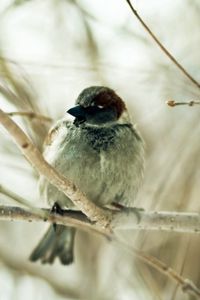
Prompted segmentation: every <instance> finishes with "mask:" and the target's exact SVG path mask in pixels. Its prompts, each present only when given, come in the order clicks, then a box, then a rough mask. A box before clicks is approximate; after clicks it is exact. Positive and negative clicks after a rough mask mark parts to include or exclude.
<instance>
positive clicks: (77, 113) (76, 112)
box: [67, 105, 85, 119]
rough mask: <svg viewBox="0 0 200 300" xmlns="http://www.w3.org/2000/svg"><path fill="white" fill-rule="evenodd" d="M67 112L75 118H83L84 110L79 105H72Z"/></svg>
mask: <svg viewBox="0 0 200 300" xmlns="http://www.w3.org/2000/svg"><path fill="white" fill-rule="evenodd" d="M67 113H68V114H70V115H72V116H73V117H75V118H78V119H84V118H85V110H84V108H83V107H82V106H80V105H77V106H74V107H72V108H70V109H69V110H68V111H67Z"/></svg>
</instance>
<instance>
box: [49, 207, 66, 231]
mask: <svg viewBox="0 0 200 300" xmlns="http://www.w3.org/2000/svg"><path fill="white" fill-rule="evenodd" d="M63 212H64V211H63V209H62V208H61V207H60V205H59V204H58V202H55V203H54V205H53V206H52V209H51V214H58V215H61V216H62V215H63ZM56 226H57V225H56V223H53V228H54V230H55V231H56Z"/></svg>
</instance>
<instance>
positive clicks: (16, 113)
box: [7, 111, 53, 122]
mask: <svg viewBox="0 0 200 300" xmlns="http://www.w3.org/2000/svg"><path fill="white" fill-rule="evenodd" d="M7 115H8V116H10V117H13V116H22V117H27V118H29V119H38V120H39V121H41V122H43V121H44V122H52V121H53V119H52V118H50V117H47V116H44V115H41V114H37V113H34V112H32V111H14V112H7Z"/></svg>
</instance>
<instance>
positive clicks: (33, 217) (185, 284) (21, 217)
mask: <svg viewBox="0 0 200 300" xmlns="http://www.w3.org/2000/svg"><path fill="white" fill-rule="evenodd" d="M40 210H42V211H44V212H45V215H46V216H47V217H46V218H45V219H44V218H43V217H42V216H41V215H37V214H35V213H32V212H30V211H26V210H24V209H22V208H19V207H9V206H0V220H4V221H13V220H17V221H29V222H31V221H43V222H50V223H57V224H61V225H67V226H74V227H76V228H79V229H82V230H93V231H96V232H98V233H100V234H102V235H103V236H106V237H107V238H109V239H112V240H113V241H114V242H116V243H117V244H118V245H120V247H123V248H124V249H125V251H128V252H129V253H131V254H134V255H135V256H137V258H139V259H140V260H142V261H143V262H144V263H146V264H148V265H149V266H151V267H153V268H154V269H156V270H158V271H159V272H161V273H162V274H164V275H166V276H167V277H169V278H170V279H172V280H174V281H176V282H177V283H178V284H179V285H181V287H182V290H183V292H186V293H188V294H192V295H195V296H198V298H199V296H200V290H199V289H198V288H197V287H196V286H195V284H194V283H193V282H192V281H190V280H188V279H186V278H183V277H182V276H180V275H179V274H178V273H177V272H176V271H175V270H173V269H172V268H170V267H168V266H167V265H166V264H165V263H163V262H162V261H160V260H158V259H157V258H155V257H153V256H151V255H148V254H146V253H145V252H143V251H140V250H137V249H133V248H131V247H130V246H129V245H127V244H125V243H124V242H122V241H120V240H119V239H117V237H115V236H114V235H113V234H112V233H107V231H106V229H102V228H101V229H100V228H98V227H97V226H96V224H92V222H90V221H89V220H88V219H87V218H86V216H84V215H83V213H81V212H78V211H71V210H68V211H65V212H64V215H63V216H60V215H57V214H52V213H51V211H50V210H48V209H40ZM121 214H122V215H124V217H125V219H127V218H129V219H130V220H131V219H132V213H130V215H129V216H127V212H123V213H121ZM148 215H149V216H150V217H149V218H148ZM170 215H171V218H169V216H170ZM197 215H198V214H185V213H176V216H175V214H174V213H168V212H158V213H156V212H148V213H145V212H141V220H140V222H139V223H137V221H135V223H134V222H132V220H131V223H130V224H132V225H133V224H135V226H132V227H128V228H129V229H130V228H132V229H138V230H141V229H145V228H146V227H147V226H148V229H149V230H155V228H156V229H157V230H161V229H163V228H162V227H161V225H160V226H157V227H155V224H156V223H159V222H160V220H162V221H161V222H160V223H161V224H162V223H163V222H164V220H165V218H164V219H163V216H168V217H167V218H166V220H168V225H167V224H165V226H168V227H165V230H167V229H166V228H168V230H171V229H170V225H171V221H173V223H174V222H175V220H176V219H177V220H178V222H177V227H178V228H179V225H180V224H179V223H180V220H182V223H184V219H185V216H187V217H186V220H190V221H191V220H193V219H196V218H197ZM133 219H136V218H133ZM145 219H146V221H145ZM147 220H148V222H149V224H147ZM196 221H197V220H196ZM143 223H144V224H145V226H144V227H143V225H141V224H143ZM186 223H187V222H186ZM194 223H195V222H194ZM130 224H129V226H130ZM198 224H200V216H199V215H198ZM142 227H143V228H142ZM116 228H118V229H124V225H123V223H122V224H121V225H118V227H116ZM178 231H179V230H178ZM181 231H182V230H181ZM194 232H196V231H194ZM198 232H200V228H199V229H198Z"/></svg>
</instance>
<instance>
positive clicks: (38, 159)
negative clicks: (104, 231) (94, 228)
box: [0, 109, 112, 227]
mask: <svg viewBox="0 0 200 300" xmlns="http://www.w3.org/2000/svg"><path fill="white" fill-rule="evenodd" d="M0 123H1V124H2V125H3V126H4V128H5V129H6V130H7V131H8V132H9V134H10V135H11V136H12V137H13V139H14V141H15V143H16V144H17V146H18V147H19V148H20V150H21V152H22V153H23V154H24V156H25V157H26V158H27V160H28V161H29V162H30V163H31V165H32V166H33V167H34V168H35V169H36V170H37V171H38V172H39V173H40V174H41V175H43V176H45V177H46V178H47V180H48V181H49V182H50V183H51V184H53V185H54V186H56V187H57V188H58V189H59V190H60V191H62V192H63V193H64V194H65V195H66V196H67V197H69V198H70V199H71V201H72V202H73V203H74V205H75V206H76V207H77V208H78V209H80V210H81V211H82V212H83V213H84V214H85V215H86V216H87V217H88V218H89V219H90V220H92V221H95V222H97V223H98V225H99V226H102V227H109V224H110V222H111V220H112V213H111V212H110V211H109V210H105V209H103V208H100V207H98V206H97V205H96V204H95V203H93V202H92V201H90V200H88V199H87V197H86V196H85V195H84V194H83V193H82V192H81V191H80V190H78V188H77V187H76V186H75V185H74V184H73V183H72V182H70V181H69V180H67V179H66V178H65V177H64V176H63V175H62V174H60V173H58V172H57V171H56V169H55V168H53V167H52V166H51V165H49V164H48V163H47V161H45V159H44V158H43V156H42V154H41V153H40V152H39V150H38V149H37V148H36V147H35V146H34V145H33V143H32V142H31V141H30V139H29V138H28V136H27V135H26V134H25V133H24V132H23V131H22V129H21V128H20V127H19V126H18V125H17V124H16V123H15V122H14V121H13V120H12V119H11V118H10V117H9V116H8V115H7V114H6V113H4V112H3V111H2V110H1V109H0Z"/></svg>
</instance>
